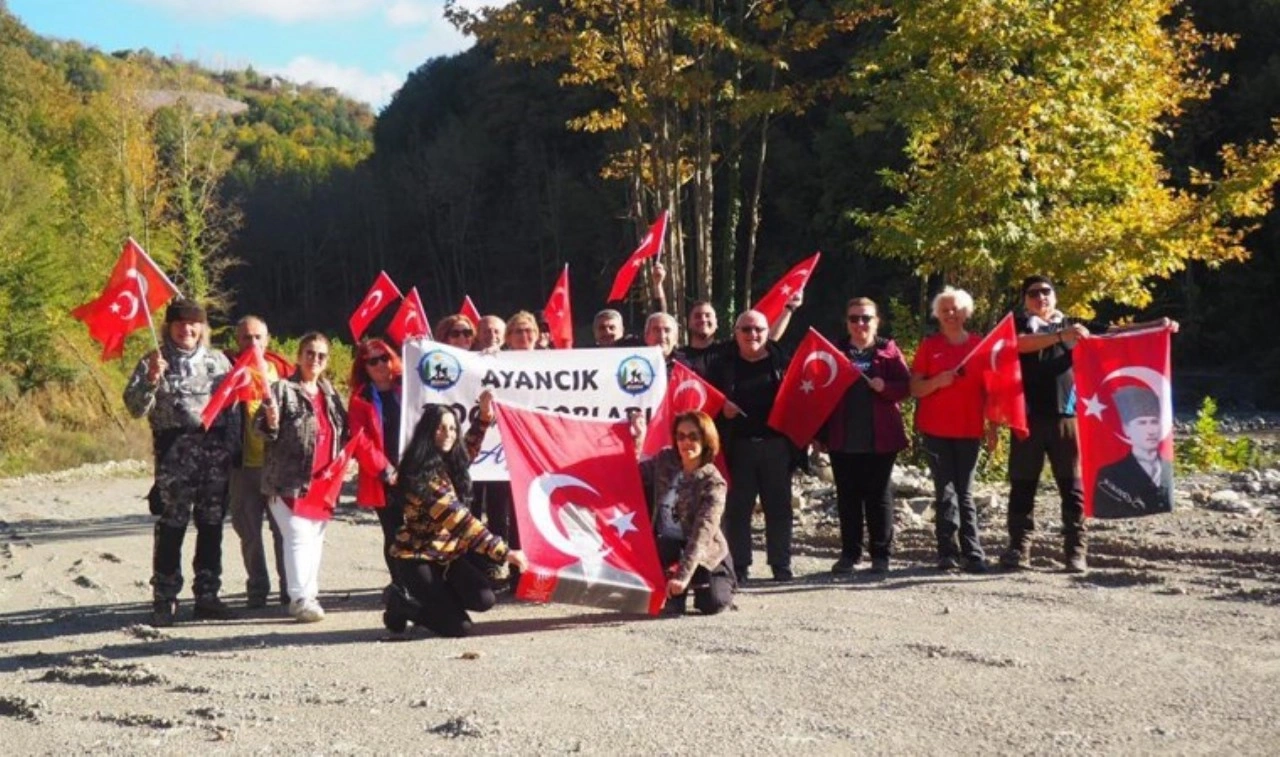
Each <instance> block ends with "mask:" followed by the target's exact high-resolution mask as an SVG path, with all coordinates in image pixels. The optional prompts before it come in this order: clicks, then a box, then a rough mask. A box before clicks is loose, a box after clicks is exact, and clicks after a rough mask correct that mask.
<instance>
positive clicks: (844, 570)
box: [831, 555, 859, 576]
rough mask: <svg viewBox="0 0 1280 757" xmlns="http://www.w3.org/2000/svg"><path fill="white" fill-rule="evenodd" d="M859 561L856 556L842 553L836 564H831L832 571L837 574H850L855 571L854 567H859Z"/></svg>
mask: <svg viewBox="0 0 1280 757" xmlns="http://www.w3.org/2000/svg"><path fill="white" fill-rule="evenodd" d="M858 562H859V560H858V558H856V557H845V556H843V555H841V557H840V559H839V560H836V562H835V564H834V565H832V566H831V572H832V573H834V574H836V575H837V576H844V575H848V574H850V573H852V572H853V569H854V568H856V567H858Z"/></svg>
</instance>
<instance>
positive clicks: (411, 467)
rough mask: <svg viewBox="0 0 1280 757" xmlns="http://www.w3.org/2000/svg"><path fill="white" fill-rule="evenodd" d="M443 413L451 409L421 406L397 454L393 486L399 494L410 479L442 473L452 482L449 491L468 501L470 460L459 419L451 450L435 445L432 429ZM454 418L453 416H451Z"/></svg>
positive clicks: (469, 492) (440, 406) (448, 407)
mask: <svg viewBox="0 0 1280 757" xmlns="http://www.w3.org/2000/svg"><path fill="white" fill-rule="evenodd" d="M445 413H449V414H451V415H454V411H453V408H452V407H450V406H448V405H436V404H431V405H425V406H423V408H422V417H421V418H419V419H418V424H417V425H416V426H414V427H413V436H412V437H411V438H410V439H409V446H407V447H405V450H404V453H403V454H402V455H401V456H400V471H399V481H398V482H397V483H396V488H397V489H399V490H400V492H401V493H404V492H405V491H407V489H408V487H410V486H412V483H411V482H413V481H421V480H425V479H428V478H430V477H432V476H436V475H439V476H444V477H446V478H448V479H449V482H450V483H451V484H453V491H454V493H455V494H456V495H457V497H458V500H459V501H461V502H462V503H463V504H464V505H465V504H468V503H469V501H470V500H471V474H470V472H469V469H470V468H471V461H470V460H469V459H468V458H467V451H466V450H465V449H464V448H463V444H462V421H461V420H458V441H457V442H455V443H454V445H453V449H451V450H449V451H448V452H442V451H441V450H440V449H439V448H438V447H436V429H438V428H440V421H441V420H442V419H443V418H444V415H445ZM454 418H455V420H456V419H457V416H456V415H454Z"/></svg>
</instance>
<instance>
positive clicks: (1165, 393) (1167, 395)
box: [1084, 365, 1173, 443]
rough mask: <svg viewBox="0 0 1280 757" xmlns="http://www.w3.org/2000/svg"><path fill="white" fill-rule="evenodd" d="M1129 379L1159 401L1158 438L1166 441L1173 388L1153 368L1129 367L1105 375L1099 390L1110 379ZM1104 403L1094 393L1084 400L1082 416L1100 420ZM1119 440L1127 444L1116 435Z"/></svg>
mask: <svg viewBox="0 0 1280 757" xmlns="http://www.w3.org/2000/svg"><path fill="white" fill-rule="evenodd" d="M1119 378H1131V379H1136V380H1137V381H1139V382H1141V383H1142V384H1143V385H1145V386H1146V387H1147V388H1148V389H1150V390H1151V391H1152V392H1154V393H1155V395H1156V397H1158V398H1159V399H1160V438H1161V439H1166V438H1168V436H1169V434H1170V433H1172V431H1173V386H1172V384H1170V382H1169V379H1168V378H1166V377H1165V375H1164V374H1163V373H1161V372H1159V371H1157V370H1155V369H1153V368H1147V367H1146V366H1142V365H1131V366H1128V367H1125V368H1118V369H1116V370H1114V371H1112V372H1110V373H1108V374H1107V375H1106V377H1105V378H1103V379H1102V382H1101V383H1100V384H1099V388H1101V387H1103V386H1106V384H1107V382H1108V381H1110V380H1112V379H1119ZM1107 407H1108V406H1107V405H1106V403H1104V402H1103V401H1102V400H1100V399H1098V393H1097V392H1094V394H1093V396H1092V397H1085V398H1084V408H1085V409H1084V414H1085V416H1087V417H1091V418H1096V419H1098V420H1099V421H1100V420H1102V413H1103V411H1104V410H1106V409H1107ZM1117 436H1119V437H1120V438H1121V439H1124V441H1125V442H1126V443H1128V441H1129V440H1128V439H1127V438H1125V437H1124V436H1123V435H1121V434H1117Z"/></svg>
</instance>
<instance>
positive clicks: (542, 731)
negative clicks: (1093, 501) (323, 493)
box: [0, 465, 1280, 755]
mask: <svg viewBox="0 0 1280 757" xmlns="http://www.w3.org/2000/svg"><path fill="white" fill-rule="evenodd" d="M139 468H140V466H133V467H130V466H128V465H125V466H117V467H112V466H108V467H107V468H105V469H104V468H103V467H102V466H99V467H96V468H89V469H84V470H81V471H78V472H72V473H68V474H58V475H53V476H40V477H32V478H26V479H15V480H10V481H0V745H3V746H0V751H2V752H3V753H4V754H6V755H8V754H15V755H16V754H52V753H67V752H77V753H79V752H94V753H121V754H139V753H142V754H151V753H168V754H172V753H196V752H199V753H209V754H213V753H235V754H239V753H272V752H274V753H278V754H295V753H307V754H330V753H335V754H409V753H417V754H423V753H427V754H435V753H456V752H460V751H461V752H467V753H495V754H498V753H503V754H511V753H534V754H539V753H565V752H584V753H594V754H601V753H608V754H642V753H650V754H652V753H659V754H668V753H688V754H695V753H696V754H776V753H781V752H788V751H790V752H797V751H800V750H803V751H804V752H806V753H816V754H835V753H840V754H847V753H888V754H917V753H953V754H980V753H981V754H990V753H1019V754H1025V753H1065V754H1085V753H1090V754H1092V753H1110V754H1116V753H1123V754H1134V753H1154V752H1160V753H1178V754H1185V753H1232V754H1237V753H1248V754H1276V753H1278V752H1280V724H1278V722H1280V696H1278V693H1280V551H1278V550H1277V546H1278V545H1280V512H1278V511H1277V508H1276V507H1275V506H1274V504H1273V503H1274V498H1271V500H1269V502H1271V503H1272V504H1267V505H1264V506H1259V507H1255V508H1253V510H1252V511H1250V512H1235V513H1227V512H1218V511H1214V510H1208V509H1205V508H1201V507H1193V506H1190V505H1189V504H1187V503H1180V510H1179V511H1178V512H1176V513H1174V514H1173V515H1169V516H1160V517H1157V518H1151V519H1147V520H1144V521H1142V522H1123V523H1119V524H1115V525H1113V526H1109V527H1105V528H1104V527H1102V526H1098V527H1096V528H1094V530H1093V531H1092V533H1091V564H1092V566H1093V570H1092V571H1091V572H1090V573H1088V574H1086V575H1084V576H1069V575H1066V574H1064V573H1061V572H1060V570H1059V568H1060V564H1059V563H1058V559H1059V558H1060V557H1061V555H1060V551H1059V549H1058V548H1057V545H1056V544H1055V541H1054V538H1053V537H1052V535H1042V537H1041V541H1040V543H1039V545H1038V548H1037V551H1036V555H1035V569H1033V570H1031V571H1027V572H1022V573H1017V574H1002V573H991V574H988V575H983V576H970V575H961V574H944V573H939V572H938V571H936V570H934V569H933V568H932V551H931V544H932V537H931V530H930V527H920V526H917V527H915V528H912V529H910V530H906V531H904V532H902V533H900V534H899V548H900V549H899V553H900V556H901V558H902V559H901V561H899V562H898V563H896V564H895V569H894V571H893V572H892V573H891V574H890V575H889V576H888V577H887V578H884V579H883V580H875V579H873V578H871V577H869V576H867V575H866V574H857V575H855V576H853V577H845V578H838V579H837V578H834V577H832V576H831V575H830V574H829V573H828V572H827V569H828V568H829V566H830V563H831V561H832V560H833V559H834V558H835V556H836V555H835V551H834V550H833V549H832V548H831V546H830V545H831V544H832V543H833V542H832V535H831V533H830V531H829V528H827V527H825V526H814V527H812V528H807V529H805V530H804V532H803V534H802V537H803V538H802V540H801V543H799V544H798V545H797V553H798V556H797V558H796V563H795V567H796V573H797V576H798V580H797V581H796V582H795V583H793V584H789V585H775V584H771V583H768V582H756V583H753V584H751V585H750V586H749V587H748V588H747V589H745V590H744V591H743V592H741V593H740V594H739V596H738V599H737V609H736V611H730V612H727V613H725V614H723V615H720V616H716V617H710V618H703V617H699V616H697V615H690V616H686V617H682V618H670V619H648V618H637V617H630V616H618V615H612V614H604V613H597V612H592V611H588V610H583V609H580V608H575V607H568V606H533V605H528V604H525V603H522V602H516V601H513V600H510V599H509V598H508V599H507V600H505V601H503V602H502V603H501V604H499V606H498V607H497V608H495V609H494V610H493V611H492V612H490V613H488V614H487V615H483V616H479V617H478V620H479V622H478V624H477V634H476V635H475V636H473V637H471V638H468V639H461V640H446V639H438V638H431V637H429V636H428V635H426V634H425V633H422V632H417V633H415V634H414V635H413V636H412V637H411V638H410V639H409V640H407V641H391V640H389V639H388V638H387V635H386V632H385V631H383V629H382V627H381V623H380V611H381V607H380V599H379V592H380V589H381V587H382V586H383V584H384V583H385V582H386V581H385V576H384V568H383V565H382V560H381V558H380V556H379V542H380V537H379V530H378V527H377V523H376V520H375V519H374V518H373V517H372V516H371V515H368V514H366V513H361V512H358V511H355V510H353V509H351V508H349V507H345V506H344V507H343V508H342V509H341V510H340V513H339V517H338V519H337V520H335V521H334V522H333V524H332V526H331V527H330V529H329V532H328V540H327V546H326V551H325V559H324V566H323V569H322V574H321V586H322V596H321V602H322V603H323V605H324V606H325V608H326V610H327V611H328V613H329V614H328V617H327V618H326V619H325V620H324V621H323V622H322V623H319V624H315V625H298V624H295V623H293V622H292V621H291V620H289V619H288V618H287V616H286V613H285V612H284V609H283V608H281V607H275V606H273V607H270V608H268V609H265V610H255V611H242V612H241V616H240V618H238V619H236V620H233V621H230V622H192V621H190V620H189V618H190V603H189V601H187V602H186V603H185V604H184V606H183V618H184V622H181V623H180V624H179V625H177V626H175V627H173V628H170V629H164V630H157V629H153V628H151V627H150V626H147V625H145V624H146V623H147V622H148V617H149V612H148V611H149V587H148V585H147V579H148V577H149V574H150V569H149V565H150V555H151V518H150V517H149V516H148V515H147V514H146V504H145V502H144V501H143V499H142V497H143V494H144V493H145V492H146V490H147V488H148V485H149V480H148V479H147V478H145V474H144V472H142V471H141V470H139ZM1040 509H1041V510H1046V511H1052V510H1055V509H1056V505H1055V503H1054V501H1053V499H1052V498H1050V497H1048V496H1042V498H1041V500H1040ZM989 515H990V514H989ZM990 519H991V520H997V521H998V518H996V517H995V516H990ZM988 525H994V526H996V528H988V530H987V531H986V533H985V534H984V535H985V537H986V543H987V545H988V547H989V551H990V553H991V555H992V556H993V557H994V556H995V554H997V553H998V550H999V547H1000V546H1002V543H1003V539H1002V538H1001V534H1000V528H999V525H1000V523H999V522H996V523H992V524H988ZM192 533H194V531H193V532H192ZM193 546H194V536H192V537H191V538H189V539H188V542H187V545H186V550H185V551H184V562H186V563H189V561H190V550H191V549H192V548H193ZM223 562H224V566H225V572H224V581H225V587H226V588H225V594H226V595H227V597H228V599H229V601H231V602H232V604H233V605H235V606H237V607H243V598H244V595H243V585H244V572H243V569H242V567H241V563H240V558H239V552H238V540H237V539H236V537H235V534H234V533H233V532H232V531H231V528H230V525H229V524H228V526H227V531H226V540H225V542H224V561H223ZM762 563H763V555H761V554H757V556H756V564H757V566H759V565H761V564H762ZM188 569H189V568H188ZM766 573H767V571H766ZM188 579H189V576H188ZM187 593H188V596H189V588H188V590H187Z"/></svg>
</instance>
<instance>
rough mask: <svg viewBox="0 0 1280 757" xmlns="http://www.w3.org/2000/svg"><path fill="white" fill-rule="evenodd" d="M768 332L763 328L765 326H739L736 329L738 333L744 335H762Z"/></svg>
mask: <svg viewBox="0 0 1280 757" xmlns="http://www.w3.org/2000/svg"><path fill="white" fill-rule="evenodd" d="M768 330H769V329H768V327H765V326H739V327H738V331H741V332H742V333H744V334H763V333H764V332H766V331H768Z"/></svg>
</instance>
